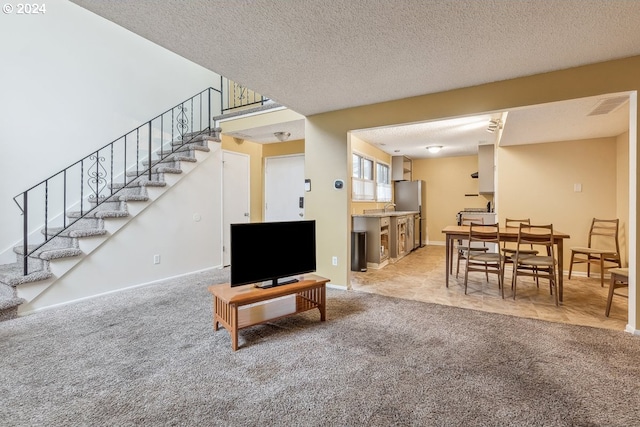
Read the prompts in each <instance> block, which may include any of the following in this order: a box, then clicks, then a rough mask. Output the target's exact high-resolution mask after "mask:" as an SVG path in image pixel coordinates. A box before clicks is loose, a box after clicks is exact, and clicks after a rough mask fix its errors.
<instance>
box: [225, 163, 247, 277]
mask: <svg viewBox="0 0 640 427" xmlns="http://www.w3.org/2000/svg"><path fill="white" fill-rule="evenodd" d="M249 206H250V204H249V156H248V155H246V154H240V153H234V152H231V151H224V152H223V153H222V235H223V237H222V241H223V243H222V262H223V265H224V266H227V265H229V264H231V249H230V248H231V244H230V229H231V227H230V226H231V224H237V223H245V222H249V220H250V211H249Z"/></svg>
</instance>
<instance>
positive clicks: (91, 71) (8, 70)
mask: <svg viewBox="0 0 640 427" xmlns="http://www.w3.org/2000/svg"><path fill="white" fill-rule="evenodd" d="M0 40H2V43H0V63H1V66H0V149H1V153H0V224H1V225H0V263H3V262H11V261H13V260H14V259H15V258H14V257H13V255H12V254H11V248H12V247H13V246H14V245H15V244H16V243H18V242H19V241H20V240H21V239H22V223H21V216H20V211H19V209H18V208H17V206H16V205H15V204H14V202H13V200H12V198H13V197H14V196H15V195H17V194H18V193H21V192H23V191H24V190H26V189H27V188H29V187H31V186H32V185H34V184H37V183H38V182H40V181H42V180H43V179H45V178H47V177H49V176H50V175H52V174H53V173H56V172H58V171H59V170H61V169H63V168H65V167H66V166H68V165H70V164H71V163H73V162H75V161H77V160H79V159H80V158H82V157H84V156H85V155H87V154H89V153H90V152H91V151H93V150H95V149H97V148H99V147H101V146H103V145H105V144H107V143H109V142H111V141H113V140H114V139H116V138H118V137H120V136H121V135H122V134H124V133H125V132H128V131H130V130H132V129H133V128H135V127H136V126H139V125H140V124H142V123H144V122H146V121H147V120H149V119H151V118H153V117H155V116H156V115H157V114H159V113H161V112H163V111H165V110H167V109H169V108H171V107H173V106H174V105H175V104H177V103H179V102H181V101H183V100H185V99H187V98H189V97H191V96H192V95H195V94H196V93H198V92H200V91H201V90H203V89H205V88H207V87H209V86H213V87H216V86H218V85H219V76H218V75H217V74H215V73H213V72H211V71H209V70H206V69H205V68H203V67H200V66H198V65H196V64H194V63H192V62H190V61H187V60H186V59H184V58H182V57H180V56H178V55H176V54H174V53H171V52H169V51H167V50H165V49H164V48H162V47H160V46H157V45H155V44H153V43H151V42H149V41H147V40H145V39H143V38H141V37H139V36H137V35H135V34H133V33H131V32H129V31H127V30H125V29H123V28H121V27H119V26H117V25H116V24H114V23H111V22H109V21H106V20H104V19H103V18H100V17H98V16H97V15H95V14H93V13H91V12H88V11H86V10H85V9H82V8H81V7H79V6H77V5H75V4H73V3H69V2H67V1H65V0H49V1H47V2H46V13H45V14H44V15H17V14H15V13H14V14H0Z"/></svg>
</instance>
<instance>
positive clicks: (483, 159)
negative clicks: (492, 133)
mask: <svg viewBox="0 0 640 427" xmlns="http://www.w3.org/2000/svg"><path fill="white" fill-rule="evenodd" d="M494 164H495V161H494V146H493V145H479V146H478V192H479V193H480V194H493V193H494V192H495V181H494V175H495V173H494V169H495V168H494Z"/></svg>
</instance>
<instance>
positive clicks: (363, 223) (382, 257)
mask: <svg viewBox="0 0 640 427" xmlns="http://www.w3.org/2000/svg"><path fill="white" fill-rule="evenodd" d="M390 223H391V221H390V220H389V217H388V216H383V217H377V216H376V217H366V216H354V217H353V231H366V232H367V239H366V240H367V267H368V268H382V267H384V266H385V265H387V264H388V263H389V232H390V230H389V227H390Z"/></svg>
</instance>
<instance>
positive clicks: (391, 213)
mask: <svg viewBox="0 0 640 427" xmlns="http://www.w3.org/2000/svg"><path fill="white" fill-rule="evenodd" d="M419 213H420V212H418V211H386V212H384V211H382V210H380V212H367V213H361V214H353V215H351V216H352V217H363V218H383V217H386V216H406V215H417V214H419Z"/></svg>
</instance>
